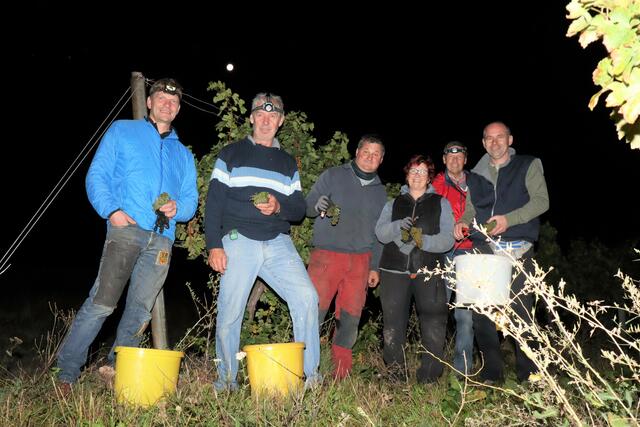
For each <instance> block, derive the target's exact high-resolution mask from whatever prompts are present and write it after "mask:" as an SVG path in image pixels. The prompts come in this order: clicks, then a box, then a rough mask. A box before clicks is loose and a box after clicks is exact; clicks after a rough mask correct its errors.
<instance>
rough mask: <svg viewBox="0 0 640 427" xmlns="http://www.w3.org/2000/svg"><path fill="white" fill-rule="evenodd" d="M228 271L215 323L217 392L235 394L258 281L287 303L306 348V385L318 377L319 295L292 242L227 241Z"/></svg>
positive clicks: (280, 239) (286, 239)
mask: <svg viewBox="0 0 640 427" xmlns="http://www.w3.org/2000/svg"><path fill="white" fill-rule="evenodd" d="M222 245H223V247H224V250H225V253H226V255H227V269H226V271H225V273H224V274H223V275H222V276H221V279H220V292H219V294H218V304H217V306H218V315H217V320H216V357H217V358H218V359H220V361H219V362H218V380H217V381H216V382H215V383H214V386H215V388H216V389H218V390H221V389H225V388H231V389H235V388H236V387H237V382H236V376H237V373H238V360H237V359H236V353H237V352H238V350H239V346H240V329H241V327H242V319H243V317H244V311H245V308H246V305H247V300H248V298H249V294H250V292H251V288H253V284H254V282H255V279H256V277H257V276H260V277H261V278H262V279H264V281H265V282H266V283H267V284H268V285H269V286H270V287H271V288H272V289H273V290H274V291H275V292H277V294H278V295H280V297H282V299H284V300H285V301H286V302H287V305H288V306H289V312H290V313H291V318H292V320H293V335H294V339H295V340H296V341H297V342H304V343H305V349H304V373H305V375H306V377H307V381H309V380H313V379H314V378H315V377H316V376H317V375H318V365H319V363H320V335H319V331H318V294H317V293H316V290H315V288H314V287H313V284H312V283H311V280H310V279H309V276H308V275H307V271H306V269H305V268H304V264H303V262H302V259H300V255H298V252H297V251H296V248H295V246H293V242H291V238H290V237H289V236H288V235H285V234H280V235H278V236H277V237H276V238H274V239H272V240H267V241H258V240H252V239H249V238H247V237H245V236H243V235H242V234H239V233H238V234H237V238H236V239H234V240H231V239H230V237H229V235H228V234H227V235H226V236H224V237H223V239H222Z"/></svg>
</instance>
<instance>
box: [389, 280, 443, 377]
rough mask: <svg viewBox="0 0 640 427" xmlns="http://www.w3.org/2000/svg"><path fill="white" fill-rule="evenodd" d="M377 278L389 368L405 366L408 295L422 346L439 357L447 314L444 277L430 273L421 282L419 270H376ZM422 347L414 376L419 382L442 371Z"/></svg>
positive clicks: (440, 364) (409, 311)
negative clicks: (411, 275) (414, 305)
mask: <svg viewBox="0 0 640 427" xmlns="http://www.w3.org/2000/svg"><path fill="white" fill-rule="evenodd" d="M380 279H381V280H380V282H381V286H380V301H381V303H382V315H383V319H384V327H383V336H384V348H383V358H384V361H385V363H386V364H387V365H388V366H389V367H390V368H392V369H394V368H396V369H402V370H404V368H405V357H404V345H405V343H406V338H407V323H408V321H409V316H410V314H411V300H412V298H413V299H414V300H415V304H416V311H417V313H418V320H419V322H420V336H421V342H422V346H423V347H424V349H426V350H428V351H429V352H431V353H433V354H434V355H435V356H436V357H437V358H439V359H443V358H444V342H445V337H446V332H447V314H448V308H447V292H446V289H445V284H444V281H443V280H442V279H441V278H440V277H435V276H434V277H432V278H431V279H430V280H429V281H427V282H425V281H424V279H425V276H424V275H422V274H419V275H417V276H416V277H415V278H414V279H412V278H411V277H410V276H409V275H408V274H396V273H389V272H386V271H381V272H380ZM424 349H422V356H421V365H420V368H419V369H418V372H417V378H418V381H419V382H432V381H435V380H436V379H437V378H438V377H439V376H440V375H441V374H442V370H443V365H442V363H441V362H440V361H439V360H438V359H436V358H435V357H433V356H431V354H429V353H427V352H425V351H424Z"/></svg>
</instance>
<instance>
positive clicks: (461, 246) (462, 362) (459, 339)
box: [433, 141, 473, 374]
mask: <svg viewBox="0 0 640 427" xmlns="http://www.w3.org/2000/svg"><path fill="white" fill-rule="evenodd" d="M442 161H443V163H444V165H445V168H446V169H445V170H444V171H442V172H440V173H439V174H438V175H436V177H435V178H434V179H433V187H434V189H435V191H436V193H438V194H440V195H441V196H443V197H445V198H446V199H447V200H449V203H450V204H451V208H452V209H453V216H454V219H455V221H456V222H457V221H459V220H460V218H461V217H462V214H463V213H464V208H465V203H466V199H467V175H468V174H469V172H468V171H466V170H465V169H464V166H465V165H466V164H467V147H466V146H465V145H464V144H462V143H461V142H459V141H451V142H449V143H447V144H446V145H445V147H444V152H443V155H442ZM472 247H473V245H472V243H471V240H470V239H469V238H464V239H462V240H457V241H456V242H455V244H454V246H453V248H452V249H451V250H450V251H449V252H448V253H447V259H448V261H449V262H450V261H451V260H453V258H454V257H456V256H458V255H462V254H465V253H467V252H469V251H470V250H471V248H472ZM447 291H448V294H447V295H448V296H449V297H450V295H451V289H450V288H448V287H447ZM447 300H449V298H447ZM453 313H454V314H453V315H454V318H455V320H456V335H455V337H456V338H455V340H456V344H455V350H454V357H453V367H454V368H455V369H456V370H457V371H458V372H461V373H463V374H468V373H469V372H470V371H471V368H472V366H473V318H472V312H471V311H469V310H467V309H464V308H455V309H454V312H453Z"/></svg>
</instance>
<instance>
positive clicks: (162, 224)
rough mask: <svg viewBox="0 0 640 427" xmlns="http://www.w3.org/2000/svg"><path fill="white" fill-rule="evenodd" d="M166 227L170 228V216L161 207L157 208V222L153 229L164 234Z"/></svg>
mask: <svg viewBox="0 0 640 427" xmlns="http://www.w3.org/2000/svg"><path fill="white" fill-rule="evenodd" d="M165 228H166V229H169V218H167V216H166V215H165V214H164V212H162V211H161V210H160V209H156V223H155V224H154V226H153V231H156V232H158V233H160V234H162V233H163V232H164V229H165Z"/></svg>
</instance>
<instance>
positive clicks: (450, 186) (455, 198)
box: [431, 171, 473, 249]
mask: <svg viewBox="0 0 640 427" xmlns="http://www.w3.org/2000/svg"><path fill="white" fill-rule="evenodd" d="M464 173H465V174H466V173H467V172H466V171H465V172H464ZM431 184H432V185H433V188H434V190H435V191H436V193H438V194H439V195H441V196H442V197H444V198H446V199H447V200H448V201H449V203H450V204H451V209H453V216H454V218H455V220H456V222H457V221H458V220H460V218H461V217H462V215H463V214H464V206H465V201H466V199H467V190H466V188H465V189H464V190H463V189H462V188H460V187H459V186H458V185H457V184H455V183H454V182H453V181H451V179H450V178H449V176H448V175H447V174H446V173H444V172H440V173H439V174H438V175H436V177H435V178H433V182H432V183H431ZM472 247H473V245H472V243H471V240H470V239H468V238H467V239H464V240H461V241H459V242H456V243H455V245H454V249H471V248H472Z"/></svg>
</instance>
